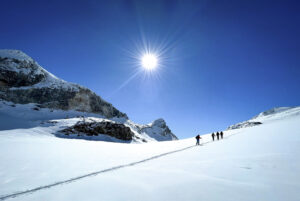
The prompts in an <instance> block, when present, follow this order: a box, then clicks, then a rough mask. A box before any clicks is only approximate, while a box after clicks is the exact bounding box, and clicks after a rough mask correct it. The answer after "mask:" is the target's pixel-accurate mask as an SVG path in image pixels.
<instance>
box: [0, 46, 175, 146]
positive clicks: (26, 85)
mask: <svg viewBox="0 0 300 201" xmlns="http://www.w3.org/2000/svg"><path fill="white" fill-rule="evenodd" d="M0 113H2V115H1V117H0V118H1V119H2V120H3V122H6V123H3V124H2V125H0V129H1V127H2V129H4V128H24V127H33V126H39V125H40V124H41V123H42V124H43V125H45V121H47V120H48V121H51V120H54V119H55V121H52V123H50V126H51V127H53V129H52V132H53V134H55V135H56V136H57V137H64V138H79V139H89V140H106V141H118V142H121V141H122V140H123V141H126V142H142V143H143V142H149V141H157V140H158V141H164V140H177V137H176V136H175V135H174V134H173V133H172V132H171V130H170V129H169V128H168V126H167V124H166V122H165V121H164V120H163V119H158V120H155V121H154V122H153V123H150V124H148V125H139V124H135V123H133V122H131V121H130V120H129V118H128V117H127V115H126V114H125V113H123V112H121V111H119V110H118V109H116V108H115V107H114V106H113V105H112V104H110V103H108V102H106V101H105V100H103V99H102V98H101V97H100V96H98V95H97V94H95V93H94V92H92V91H91V90H89V89H87V88H85V87H82V86H80V85H78V84H73V83H69V82H66V81H64V80H62V79H59V78H57V77H56V76H54V75H53V74H51V73H49V72H48V71H46V70H45V69H44V68H42V67H41V66H40V65H39V64H38V63H37V62H36V61H34V60H33V59H32V58H31V57H29V56H28V55H26V54H25V53H23V52H22V51H19V50H0ZM62 118H63V119H66V118H67V119H69V120H61V119H62ZM72 118H73V119H72ZM11 119H18V123H17V122H16V121H15V120H14V121H11ZM88 121H93V122H98V123H97V125H98V126H97V129H94V130H92V129H93V128H91V127H90V125H91V123H86V122H88ZM54 122H55V123H54ZM58 122H59V123H58ZM101 122H102V123H101ZM103 122H109V125H106V124H108V123H103ZM56 123H58V124H57V125H60V126H56V125H54V124H56ZM76 123H78V124H77V125H79V123H80V125H81V129H80V131H83V132H80V133H79V132H77V131H76V132H75V131H74V132H68V133H66V132H65V133H64V134H62V132H60V131H61V130H63V128H64V127H65V126H70V127H72V126H74V125H75V124H76ZM94 125H96V124H95V123H94ZM100 126H104V127H102V128H100ZM84 131H90V132H89V133H85V132H84ZM100 131H102V132H100ZM116 133H118V134H117V135H114V134H116ZM116 138H117V139H116ZM120 140H121V141H120Z"/></svg>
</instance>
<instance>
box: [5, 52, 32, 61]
mask: <svg viewBox="0 0 300 201" xmlns="http://www.w3.org/2000/svg"><path fill="white" fill-rule="evenodd" d="M0 58H2V59H3V58H8V59H16V60H20V61H30V62H33V61H34V60H33V59H32V58H31V57H30V56H28V55H27V54H25V53H24V52H22V51H21V50H10V49H2V50H0Z"/></svg>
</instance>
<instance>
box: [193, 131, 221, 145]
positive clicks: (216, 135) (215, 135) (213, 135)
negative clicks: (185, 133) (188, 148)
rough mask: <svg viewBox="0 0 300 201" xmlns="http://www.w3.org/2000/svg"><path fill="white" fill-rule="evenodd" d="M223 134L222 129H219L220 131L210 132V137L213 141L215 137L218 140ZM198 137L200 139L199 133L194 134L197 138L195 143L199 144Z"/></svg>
mask: <svg viewBox="0 0 300 201" xmlns="http://www.w3.org/2000/svg"><path fill="white" fill-rule="evenodd" d="M223 135H224V133H223V131H221V132H216V134H215V133H212V134H211V137H212V140H213V141H215V137H217V139H218V140H220V138H221V139H223ZM200 139H202V138H201V137H200V135H197V136H196V140H197V142H196V145H200Z"/></svg>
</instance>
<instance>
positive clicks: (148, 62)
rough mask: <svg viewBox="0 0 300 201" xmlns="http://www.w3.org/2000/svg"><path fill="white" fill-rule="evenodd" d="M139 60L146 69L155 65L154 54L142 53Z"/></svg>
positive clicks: (150, 68)
mask: <svg viewBox="0 0 300 201" xmlns="http://www.w3.org/2000/svg"><path fill="white" fill-rule="evenodd" d="M141 62H142V66H143V67H144V68H145V69H146V70H154V69H155V68H156V67H157V57H156V56H155V55H154V54H145V55H143V57H142V59H141Z"/></svg>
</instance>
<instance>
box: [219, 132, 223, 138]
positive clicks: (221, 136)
mask: <svg viewBox="0 0 300 201" xmlns="http://www.w3.org/2000/svg"><path fill="white" fill-rule="evenodd" d="M220 135H221V139H223V131H221V133H220Z"/></svg>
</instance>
